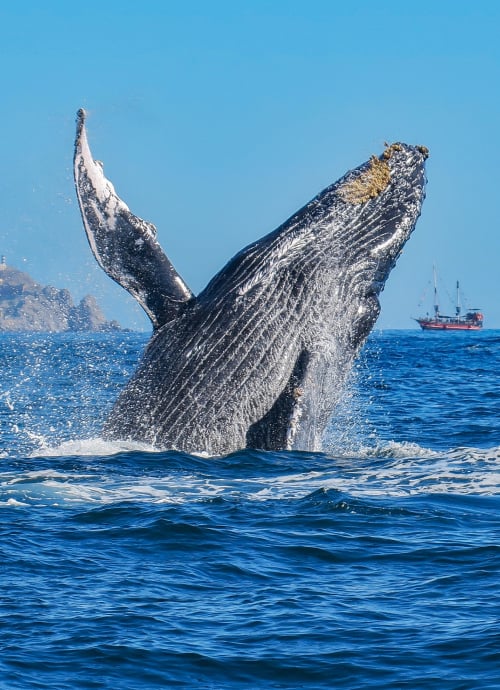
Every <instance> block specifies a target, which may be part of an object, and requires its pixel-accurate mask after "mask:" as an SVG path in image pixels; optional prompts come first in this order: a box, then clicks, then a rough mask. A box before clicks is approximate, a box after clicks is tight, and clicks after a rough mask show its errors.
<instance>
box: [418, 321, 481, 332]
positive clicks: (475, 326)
mask: <svg viewBox="0 0 500 690" xmlns="http://www.w3.org/2000/svg"><path fill="white" fill-rule="evenodd" d="M417 322H418V324H419V325H420V328H421V329H422V330H423V331H480V330H481V329H482V327H483V324H479V323H464V322H462V323H452V322H451V323H443V322H440V321H431V320H429V321H425V320H423V319H422V320H421V319H417Z"/></svg>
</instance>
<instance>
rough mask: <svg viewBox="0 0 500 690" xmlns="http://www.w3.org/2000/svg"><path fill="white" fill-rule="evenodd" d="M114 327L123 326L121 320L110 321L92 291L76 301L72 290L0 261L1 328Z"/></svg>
mask: <svg viewBox="0 0 500 690" xmlns="http://www.w3.org/2000/svg"><path fill="white" fill-rule="evenodd" d="M114 330H121V328H120V324H119V323H117V322H116V321H106V319H105V317H104V314H103V313H102V311H101V310H100V308H99V306H98V304H97V302H96V299H95V297H92V295H87V296H86V297H84V298H83V299H82V300H81V302H80V303H79V304H77V305H75V304H74V302H73V299H72V297H71V294H70V292H69V290H64V289H63V290H61V289H58V288H55V287H52V286H50V285H46V286H44V285H39V284H38V283H36V282H35V281H34V280H33V279H32V278H31V276H29V275H28V274H27V273H23V272H22V271H19V270H18V269H17V268H13V267H11V266H7V265H6V264H5V262H2V263H1V264H0V332H2V331H39V332H59V331H114Z"/></svg>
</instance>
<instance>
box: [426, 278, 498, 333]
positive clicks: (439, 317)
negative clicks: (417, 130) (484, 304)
mask: <svg viewBox="0 0 500 690" xmlns="http://www.w3.org/2000/svg"><path fill="white" fill-rule="evenodd" d="M483 318H484V317H483V315H482V313H481V311H480V310H479V309H468V310H467V312H466V313H465V315H463V316H462V307H461V304H460V284H459V282H458V280H457V292H456V303H455V316H445V315H444V314H441V312H440V311H439V300H438V292H437V277H436V268H434V316H429V315H427V316H421V317H419V318H418V319H415V321H417V323H418V324H419V325H420V328H422V330H424V331H480V330H481V328H482V327H483Z"/></svg>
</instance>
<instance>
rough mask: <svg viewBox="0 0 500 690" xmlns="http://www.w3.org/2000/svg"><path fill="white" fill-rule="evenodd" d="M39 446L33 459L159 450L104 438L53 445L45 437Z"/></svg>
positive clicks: (130, 442) (149, 446) (33, 453)
mask: <svg viewBox="0 0 500 690" xmlns="http://www.w3.org/2000/svg"><path fill="white" fill-rule="evenodd" d="M37 440H38V442H39V443H38V446H37V448H36V450H34V451H33V452H32V453H31V456H30V457H32V458H37V457H40V456H43V457H65V456H80V455H81V456H88V455H97V456H109V455H117V454H118V453H127V452H133V451H138V452H140V453H154V452H157V449H156V448H154V447H153V446H151V445H149V444H146V443H139V442H135V441H105V440H104V439H102V438H89V439H74V440H71V441H64V442H63V443H58V444H55V445H54V444H52V443H51V442H50V441H49V440H48V439H47V438H45V437H41V436H40V437H38V439H37Z"/></svg>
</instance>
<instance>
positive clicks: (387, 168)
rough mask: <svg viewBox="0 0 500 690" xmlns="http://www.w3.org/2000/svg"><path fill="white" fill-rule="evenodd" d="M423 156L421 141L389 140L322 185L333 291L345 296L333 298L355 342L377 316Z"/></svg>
mask: <svg viewBox="0 0 500 690" xmlns="http://www.w3.org/2000/svg"><path fill="white" fill-rule="evenodd" d="M428 155H429V152H428V150H427V149H426V148H425V147H423V146H409V145H407V144H400V143H396V144H391V145H390V146H386V149H385V151H384V152H383V153H382V155H381V156H379V157H376V156H372V158H370V160H369V161H367V162H366V163H364V164H363V165H361V166H359V167H358V168H356V169H354V170H352V171H350V172H349V173H347V174H346V175H345V176H344V177H343V178H342V179H341V180H339V181H338V182H337V183H335V184H334V185H332V187H330V188H329V190H325V193H326V197H330V198H329V199H328V200H327V198H325V199H324V202H327V204H329V205H330V213H331V214H332V215H331V216H330V217H331V218H332V224H331V226H330V229H329V233H328V235H329V236H328V242H329V243H330V248H332V246H333V253H332V256H333V258H334V261H336V262H338V265H337V267H336V271H334V273H335V276H336V281H337V287H336V294H337V295H339V294H340V296H342V295H344V296H345V297H346V301H345V303H343V304H342V298H341V299H340V300H339V301H340V303H341V304H342V308H343V309H344V310H345V312H346V313H347V314H348V319H347V320H346V321H347V322H348V323H349V331H350V332H349V336H350V338H351V341H352V344H353V346H355V347H356V346H359V345H360V344H361V343H362V342H363V341H364V340H365V338H366V336H367V335H368V333H369V332H370V330H371V328H372V327H373V325H374V323H375V321H376V320H377V317H378V315H379V312H380V304H379V298H378V296H379V294H380V292H381V291H382V290H383V288H384V284H385V281H386V280H387V278H388V276H389V273H390V271H391V269H392V268H393V267H394V264H395V262H396V260H397V258H398V257H399V255H400V254H401V251H402V250H403V247H404V245H405V243H406V242H407V240H408V239H409V237H410V235H411V233H412V231H413V229H414V228H415V224H416V222H417V219H418V217H419V215H420V211H421V207H422V202H423V200H424V197H425V183H426V176H425V161H426V159H427V157H428ZM320 196H321V195H320Z"/></svg>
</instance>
